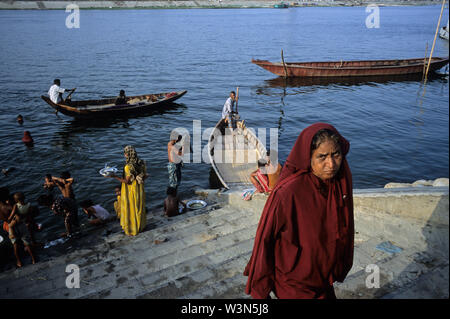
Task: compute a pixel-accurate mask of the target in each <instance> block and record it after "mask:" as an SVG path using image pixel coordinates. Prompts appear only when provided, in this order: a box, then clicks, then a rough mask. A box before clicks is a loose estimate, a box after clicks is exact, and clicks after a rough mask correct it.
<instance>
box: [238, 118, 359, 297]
mask: <svg viewBox="0 0 450 319" xmlns="http://www.w3.org/2000/svg"><path fill="white" fill-rule="evenodd" d="M349 148H350V144H349V142H348V141H347V140H345V139H344V138H343V137H342V136H341V135H340V134H339V132H338V131H337V130H336V129H335V128H334V127H333V126H331V125H329V124H325V123H316V124H313V125H311V126H309V127H307V128H306V129H304V130H303V131H302V133H301V134H300V136H299V137H298V138H297V141H296V143H295V145H294V147H293V149H292V150H291V153H290V154H289V157H288V158H287V160H286V163H285V165H284V167H283V170H282V172H281V176H280V179H279V181H278V184H277V186H276V187H275V189H274V190H273V192H272V194H271V195H270V196H269V198H268V199H267V202H266V204H265V207H264V210H263V212H262V215H261V219H260V221H259V224H258V229H257V232H256V237H255V242H254V246H253V252H252V256H251V258H250V261H249V263H248V264H247V267H246V268H245V271H244V275H246V276H248V280H247V286H246V289H245V292H246V293H247V294H250V295H251V296H252V297H253V298H269V297H270V296H269V293H270V292H271V291H272V292H273V293H274V294H275V295H276V296H277V298H287V299H295V298H320V299H324V298H336V296H335V294H334V288H333V283H334V282H336V281H338V282H342V281H344V279H345V277H346V276H347V273H348V272H349V270H350V269H351V267H352V264H353V242H354V221H353V194H352V175H351V171H350V167H349V165H348V163H347V160H346V155H347V153H348V151H349Z"/></svg>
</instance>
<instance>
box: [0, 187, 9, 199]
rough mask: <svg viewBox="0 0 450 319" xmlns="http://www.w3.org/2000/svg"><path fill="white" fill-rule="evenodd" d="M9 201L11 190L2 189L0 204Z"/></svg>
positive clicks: (0, 191) (0, 190) (0, 189)
mask: <svg viewBox="0 0 450 319" xmlns="http://www.w3.org/2000/svg"><path fill="white" fill-rule="evenodd" d="M8 199H9V188H8V187H0V202H6V201H7V200H8Z"/></svg>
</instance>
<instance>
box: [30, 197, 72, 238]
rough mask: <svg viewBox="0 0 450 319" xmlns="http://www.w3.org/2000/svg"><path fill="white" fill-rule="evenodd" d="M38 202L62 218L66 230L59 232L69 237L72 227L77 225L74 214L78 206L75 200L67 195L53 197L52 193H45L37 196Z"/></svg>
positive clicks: (62, 235)
mask: <svg viewBox="0 0 450 319" xmlns="http://www.w3.org/2000/svg"><path fill="white" fill-rule="evenodd" d="M38 203H39V205H41V206H46V207H48V208H50V209H51V210H52V211H53V213H54V214H55V215H56V216H61V217H63V218H64V226H65V228H66V232H65V233H63V234H61V237H71V236H72V235H73V228H74V227H76V226H78V218H77V216H76V215H77V212H78V207H77V204H76V202H75V200H73V199H72V198H69V197H63V196H56V197H54V196H53V195H52V194H47V195H41V196H39V198H38Z"/></svg>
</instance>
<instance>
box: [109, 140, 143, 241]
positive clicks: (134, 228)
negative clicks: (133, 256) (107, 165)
mask: <svg viewBox="0 0 450 319" xmlns="http://www.w3.org/2000/svg"><path fill="white" fill-rule="evenodd" d="M124 156H125V159H126V164H125V167H124V169H123V174H122V177H118V176H116V175H107V176H105V177H111V178H115V179H116V180H118V181H119V182H121V183H122V188H121V190H120V225H121V226H122V229H123V230H124V232H125V234H126V235H128V236H135V235H137V234H138V233H139V232H141V231H142V230H144V228H145V226H146V223H147V217H146V208H145V190H144V180H145V179H146V178H147V177H148V175H147V168H146V165H145V162H144V161H143V160H142V159H140V158H139V157H138V154H137V152H136V149H135V148H134V147H133V146H132V145H128V146H126V147H125V148H124Z"/></svg>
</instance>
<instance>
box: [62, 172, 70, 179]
mask: <svg viewBox="0 0 450 319" xmlns="http://www.w3.org/2000/svg"><path fill="white" fill-rule="evenodd" d="M61 178H63V179H68V178H70V173H69V172H68V171H64V172H62V173H61Z"/></svg>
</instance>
